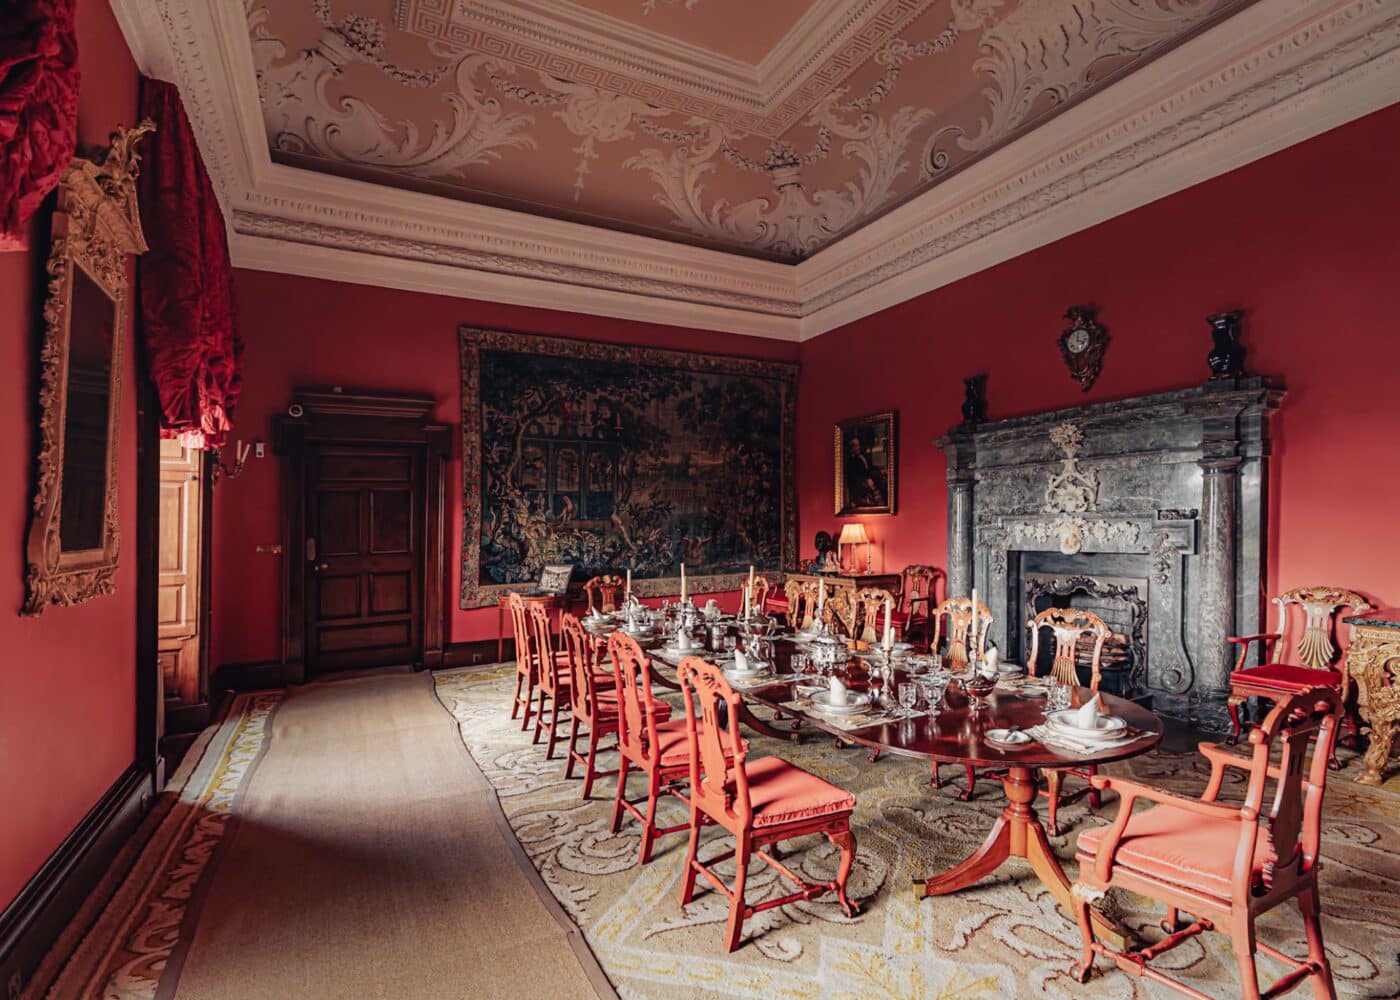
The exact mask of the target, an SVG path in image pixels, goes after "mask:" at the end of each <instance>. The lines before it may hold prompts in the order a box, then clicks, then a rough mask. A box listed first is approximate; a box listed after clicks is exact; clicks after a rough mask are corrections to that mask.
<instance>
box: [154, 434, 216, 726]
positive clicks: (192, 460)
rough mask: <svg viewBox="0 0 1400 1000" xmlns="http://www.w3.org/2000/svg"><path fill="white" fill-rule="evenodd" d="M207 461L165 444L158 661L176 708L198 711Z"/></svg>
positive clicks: (162, 454)
mask: <svg viewBox="0 0 1400 1000" xmlns="http://www.w3.org/2000/svg"><path fill="white" fill-rule="evenodd" d="M203 461H204V453H203V452H201V451H195V450H193V449H191V448H186V447H185V446H183V445H182V444H180V442H179V441H176V440H170V439H163V440H162V441H161V442H160V532H159V546H158V548H159V555H158V564H157V565H158V577H157V579H158V583H157V598H156V609H157V616H156V622H157V626H156V636H157V639H156V650H157V653H156V659H157V661H158V662H159V664H160V673H161V678H162V682H163V683H162V687H163V688H164V691H165V701H166V703H167V708H169V709H171V710H175V709H182V708H183V709H194V708H195V707H196V706H202V705H204V704H205V703H206V701H207V699H206V692H205V690H204V689H205V683H204V678H203V671H202V669H201V663H200V644H201V642H202V640H203V636H201V634H200V606H201V600H202V595H201V592H200V591H201V582H202V573H203V565H202V553H203V549H204V523H205V517H204V504H205V501H206V498H205V495H204V492H205V491H204V465H203ZM168 714H169V713H168ZM194 721H195V723H196V724H198V721H199V720H197V719H196V720H194Z"/></svg>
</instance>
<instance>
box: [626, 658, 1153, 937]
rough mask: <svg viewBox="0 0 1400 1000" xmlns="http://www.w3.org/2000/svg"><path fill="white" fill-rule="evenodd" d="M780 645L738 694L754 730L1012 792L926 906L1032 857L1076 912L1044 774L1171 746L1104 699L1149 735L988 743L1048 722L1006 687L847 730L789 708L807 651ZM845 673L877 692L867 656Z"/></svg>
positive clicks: (1103, 922) (918, 888) (658, 678)
mask: <svg viewBox="0 0 1400 1000" xmlns="http://www.w3.org/2000/svg"><path fill="white" fill-rule="evenodd" d="M643 645H644V646H652V647H654V646H655V645H656V643H655V642H654V641H653V642H646V643H643ZM707 647H708V643H704V644H702V646H701V648H699V649H696V650H695V655H698V656H709V655H712V654H710V651H709V649H708V648H707ZM773 647H774V660H775V663H774V665H773V667H774V670H773V672H774V678H773V681H772V682H771V683H761V684H758V685H755V686H751V687H745V688H743V689H740V688H736V691H738V693H739V695H740V697H741V698H742V699H743V707H742V709H741V711H742V712H743V714H742V715H741V716H740V722H741V723H743V724H744V725H745V726H747V727H749V728H750V729H752V730H753V731H755V732H758V733H760V734H762V735H765V736H770V737H776V738H778V739H784V740H798V739H800V738H801V734H800V732H799V731H798V730H799V727H802V726H808V727H811V728H813V729H816V730H820V731H823V732H826V733H828V734H830V735H831V736H834V737H835V738H836V740H837V741H838V742H840V743H843V744H847V745H851V744H854V745H859V746H863V747H866V748H868V749H869V750H871V751H872V754H871V756H872V759H873V758H874V757H876V756H878V754H880V753H889V754H891V755H892V756H898V757H913V758H919V759H923V760H927V761H931V762H937V763H940V764H971V765H972V766H973V767H978V768H986V769H988V770H989V771H992V772H994V773H995V774H996V776H997V777H998V778H1000V780H1001V782H1002V785H1003V787H1004V788H1005V791H1006V807H1005V808H1004V809H1003V810H1002V812H1001V815H1000V816H999V817H998V818H997V820H996V822H995V823H994V824H993V825H992V829H991V832H990V833H988V835H987V838H986V840H984V841H983V843H982V845H981V847H979V848H978V849H977V850H976V851H974V852H973V853H972V855H971V856H969V857H968V858H967V859H966V860H964V861H962V862H961V863H960V864H957V865H954V866H953V867H952V868H950V869H948V870H947V871H945V872H942V873H941V874H937V875H931V876H928V877H926V878H919V879H916V880H915V881H914V892H915V894H916V896H918V897H919V898H920V899H923V898H926V897H928V896H941V895H946V894H948V893H952V892H957V891H959V890H961V889H966V888H967V887H969V886H971V885H973V884H975V883H976V882H978V881H979V880H981V879H982V878H984V877H985V876H987V875H989V874H991V873H992V872H993V871H995V870H996V869H998V868H1000V867H1001V866H1002V865H1003V864H1004V863H1005V862H1006V861H1007V860H1009V859H1011V858H1023V859H1025V860H1026V861H1027V862H1028V863H1029V864H1030V866H1031V870H1032V871H1033V872H1034V873H1035V875H1036V877H1037V878H1039V879H1040V881H1041V882H1042V883H1043V884H1044V885H1045V887H1046V888H1047V889H1049V890H1050V892H1051V894H1052V895H1053V896H1054V897H1055V898H1056V900H1058V901H1059V903H1060V905H1061V906H1063V907H1064V908H1065V910H1066V911H1067V912H1069V913H1073V912H1074V903H1073V901H1072V899H1071V889H1070V880H1069V878H1068V876H1066V875H1065V871H1064V868H1063V867H1061V865H1060V861H1059V859H1058V858H1057V857H1055V852H1054V851H1053V850H1052V849H1051V847H1050V841H1049V838H1048V837H1047V836H1046V832H1045V827H1044V825H1043V824H1042V823H1041V822H1040V818H1039V816H1038V815H1037V814H1036V809H1035V802H1036V797H1037V794H1038V787H1039V777H1040V773H1041V772H1042V771H1048V770H1055V769H1061V768H1070V767H1075V768H1082V767H1085V766H1087V765H1089V764H1094V765H1103V764H1111V763H1114V762H1116V761H1122V760H1127V759H1129V758H1132V757H1136V756H1139V755H1141V754H1144V753H1147V752H1148V751H1150V750H1152V749H1153V748H1154V747H1156V746H1157V745H1158V744H1159V743H1160V742H1161V740H1162V733H1163V726H1162V721H1161V719H1159V718H1158V717H1157V716H1156V715H1155V714H1153V713H1152V712H1151V711H1149V710H1148V709H1146V708H1143V707H1142V706H1141V705H1138V704H1136V703H1134V702H1131V701H1129V700H1127V699H1125V698H1119V697H1117V696H1115V695H1111V694H1106V693H1103V694H1101V698H1102V704H1103V706H1104V708H1105V709H1107V711H1108V712H1110V713H1111V714H1113V715H1116V716H1119V717H1120V718H1122V719H1123V720H1124V721H1125V722H1127V724H1128V726H1129V728H1130V730H1135V731H1137V732H1138V733H1139V734H1140V735H1139V736H1138V738H1137V739H1135V740H1133V741H1132V742H1130V743H1127V744H1123V745H1120V746H1114V747H1109V748H1107V749H1104V750H1101V751H1099V752H1097V753H1091V754H1077V753H1069V752H1065V751H1061V750H1057V749H1055V748H1054V747H1051V746H1047V745H1045V744H1042V743H1039V742H1034V741H1033V742H1031V743H1028V744H1025V745H1023V746H1019V747H1015V748H1006V749H1003V748H1001V747H997V746H993V745H992V744H990V743H987V742H986V741H985V740H984V739H983V734H984V733H986V732H987V731H989V730H993V729H1006V728H1010V727H1012V726H1015V727H1018V728H1020V729H1021V730H1023V731H1024V730H1028V729H1030V728H1031V727H1033V726H1037V725H1039V724H1040V723H1042V722H1043V721H1044V719H1045V698H1044V695H1043V694H1041V695H1039V696H1037V695H1035V694H1032V693H1030V692H1028V691H1022V690H1016V689H1007V688H1004V687H1002V686H998V687H997V689H996V690H995V691H993V692H992V694H991V695H990V696H989V697H988V699H987V707H986V708H984V709H974V708H972V707H971V706H970V705H969V704H968V698H967V696H966V695H965V694H964V693H963V691H962V690H961V689H960V686H958V682H957V681H956V680H954V682H953V684H952V685H950V686H949V688H948V691H947V693H946V694H945V696H944V699H943V702H942V705H941V707H940V709H939V710H938V711H937V712H933V713H929V714H925V715H918V716H915V717H912V718H907V719H901V720H897V721H890V722H880V723H876V724H874V725H871V726H866V727H863V728H859V729H843V728H842V727H841V726H839V725H837V724H836V723H835V722H833V721H831V720H830V719H827V718H824V717H823V716H821V715H820V714H817V713H815V712H802V711H799V710H796V709H794V708H791V707H789V704H790V703H791V702H793V701H794V700H796V699H797V698H798V697H799V696H798V692H797V683H798V675H797V674H796V673H795V672H794V671H793V669H792V656H793V654H794V653H796V652H800V651H803V650H802V648H801V646H800V644H798V643H795V642H793V641H792V640H791V639H790V638H787V637H778V638H777V639H776V640H775V641H774V642H773ZM650 659H651V667H650V670H651V679H652V682H653V683H655V684H660V685H662V686H664V687H666V688H669V689H672V690H675V689H677V684H676V683H675V681H674V680H671V679H670V678H668V677H667V676H666V675H665V674H663V673H662V672H660V671H659V670H658V669H657V665H656V658H655V657H651V658H650ZM839 669H840V671H841V673H842V674H843V675H844V678H845V681H846V683H847V684H848V686H849V687H850V688H851V689H852V690H857V691H858V690H862V689H865V688H866V687H868V686H869V670H868V668H867V664H866V661H865V660H863V659H861V658H860V657H859V656H856V655H854V654H852V655H851V656H850V657H849V658H848V659H847V661H846V663H845V665H844V667H842V668H839ZM911 676H912V675H911V674H910V673H909V672H908V671H906V670H905V669H903V668H902V667H900V666H898V665H896V667H895V670H894V674H893V681H892V685H891V687H892V691H891V692H889V693H888V694H887V695H886V697H889V698H890V699H891V700H893V692H894V691H897V690H898V685H900V684H903V683H905V682H906V681H908V680H910V679H911ZM807 679H808V680H810V678H807ZM1092 697H1093V692H1092V691H1090V690H1089V689H1088V688H1083V687H1079V688H1075V689H1074V690H1073V692H1072V695H1071V702H1070V704H1071V706H1072V707H1073V706H1078V705H1082V704H1083V703H1084V702H1086V701H1087V700H1088V699H1090V698H1092ZM750 705H761V706H763V707H765V708H768V709H770V710H772V711H773V712H774V714H775V717H776V718H777V719H785V718H786V719H790V720H792V722H791V728H789V729H781V728H779V727H778V726H777V725H774V724H773V723H769V722H766V721H764V720H763V719H761V718H759V717H758V716H756V715H754V714H753V713H752V711H750V710H749V706H750ZM1092 915H1093V919H1094V923H1095V925H1096V928H1097V930H1098V932H1099V935H1100V937H1102V938H1103V939H1105V940H1108V941H1109V942H1111V943H1113V944H1114V946H1115V947H1124V946H1126V944H1127V943H1128V940H1129V938H1130V934H1129V933H1128V932H1127V931H1125V930H1124V929H1123V928H1122V927H1120V926H1119V925H1117V924H1116V923H1114V922H1113V921H1111V920H1110V919H1109V918H1107V917H1105V916H1104V915H1103V914H1102V913H1100V912H1099V911H1098V910H1093V911H1092Z"/></svg>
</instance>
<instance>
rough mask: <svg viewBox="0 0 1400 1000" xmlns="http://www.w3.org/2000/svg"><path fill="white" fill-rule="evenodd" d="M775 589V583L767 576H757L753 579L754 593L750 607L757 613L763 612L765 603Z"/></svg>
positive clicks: (750, 598) (751, 596)
mask: <svg viewBox="0 0 1400 1000" xmlns="http://www.w3.org/2000/svg"><path fill="white" fill-rule="evenodd" d="M772 589H773V583H772V581H770V580H769V579H768V577H766V576H755V577H754V578H753V593H752V594H751V595H750V597H749V605H750V607H752V608H753V610H754V611H755V612H759V611H762V610H763V603H764V602H765V601H767V600H768V592H769V591H770V590H772Z"/></svg>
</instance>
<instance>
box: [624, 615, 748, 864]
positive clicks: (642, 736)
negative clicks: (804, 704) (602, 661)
mask: <svg viewBox="0 0 1400 1000" xmlns="http://www.w3.org/2000/svg"><path fill="white" fill-rule="evenodd" d="M608 653H609V654H610V655H611V656H612V661H613V673H614V675H615V678H616V684H617V695H618V702H617V703H618V712H617V718H618V733H617V752H618V764H617V796H616V798H615V799H614V800H613V816H612V832H613V833H617V832H618V830H619V829H621V827H622V813H623V811H624V810H626V811H627V812H629V813H631V814H632V815H633V816H635V817H636V818H637V819H638V820H640V821H641V824H642V843H641V849H640V860H641V863H642V864H646V863H647V862H648V861H650V860H651V849H652V845H653V844H654V843H655V841H656V838H657V837H661V836H665V835H666V834H668V833H679V832H680V831H681V830H686V829H689V824H687V823H678V824H676V825H675V826H667V827H658V826H657V825H656V806H657V803H658V802H659V801H660V800H661V796H662V795H663V794H667V795H674V796H676V797H677V798H678V799H680V800H681V801H682V802H689V799H688V798H687V797H686V793H685V789H684V782H685V779H686V777H687V776H688V775H689V773H690V750H689V745H688V744H687V742H686V738H687V729H686V724H685V721H684V720H682V719H670V718H669V714H670V713H669V709H668V711H667V713H666V717H659V715H658V712H657V705H658V700H657V699H655V698H653V697H652V694H651V665H650V663H649V661H648V660H647V657H646V654H645V653H643V652H642V647H641V646H639V645H637V641H636V640H635V639H633V638H632V637H631V636H629V635H627V634H626V633H625V632H614V633H613V634H612V635H611V636H610V637H609V638H608ZM660 704H664V702H661V703H660ZM729 739H730V737H729V736H728V735H727V734H726V735H725V736H724V740H725V743H726V747H727V748H728V750H729V752H732V750H733V747H734V746H736V745H737V746H739V747H741V748H742V749H743V750H747V749H748V743H747V742H746V741H743V740H738V741H736V742H735V743H729V742H728V741H729ZM632 769H635V770H638V771H641V772H642V773H643V774H644V775H646V778H647V796H646V798H645V799H637V800H636V801H629V800H628V798H627V772H628V771H629V770H632ZM643 803H645V805H646V812H645V813H644V812H642V810H641V809H640V808H638V807H639V806H640V805H642V804H643Z"/></svg>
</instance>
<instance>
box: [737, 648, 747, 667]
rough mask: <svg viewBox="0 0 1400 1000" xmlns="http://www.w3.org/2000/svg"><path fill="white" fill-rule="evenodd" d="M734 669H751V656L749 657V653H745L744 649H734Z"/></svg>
mask: <svg viewBox="0 0 1400 1000" xmlns="http://www.w3.org/2000/svg"><path fill="white" fill-rule="evenodd" d="M734 669H735V670H748V669H749V658H748V656H747V654H745V653H744V651H743V650H742V649H736V650H734Z"/></svg>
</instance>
